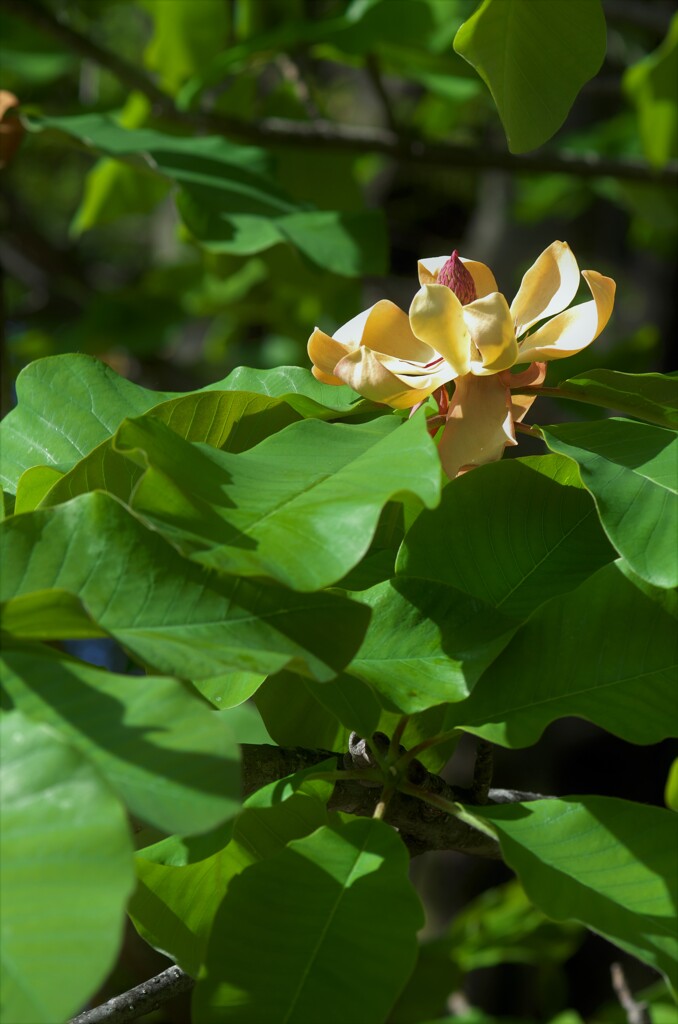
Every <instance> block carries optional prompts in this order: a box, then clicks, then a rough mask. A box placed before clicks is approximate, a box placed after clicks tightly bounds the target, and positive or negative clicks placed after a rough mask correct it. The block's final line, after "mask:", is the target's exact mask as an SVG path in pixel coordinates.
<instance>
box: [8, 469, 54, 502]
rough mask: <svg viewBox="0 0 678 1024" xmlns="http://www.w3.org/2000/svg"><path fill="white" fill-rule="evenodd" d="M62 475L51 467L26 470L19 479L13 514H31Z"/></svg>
mask: <svg viewBox="0 0 678 1024" xmlns="http://www.w3.org/2000/svg"><path fill="white" fill-rule="evenodd" d="M63 475H64V474H63V473H62V472H61V471H60V470H58V469H54V468H53V467H52V466H33V467H32V468H31V469H27V470H26V472H25V473H22V474H21V477H20V478H19V484H18V486H17V491H16V501H15V503H14V513H19V512H32V511H33V509H34V508H37V507H38V505H39V504H40V502H41V501H42V500H43V498H44V497H45V495H46V494H48V493H49V491H50V490H51V489H52V488H53V487H54V485H55V484H56V483H58V482H59V480H61V479H62V478H63Z"/></svg>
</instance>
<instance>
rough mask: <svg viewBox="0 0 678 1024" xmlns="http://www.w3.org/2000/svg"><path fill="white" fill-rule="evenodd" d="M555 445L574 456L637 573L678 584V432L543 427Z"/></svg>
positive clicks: (611, 425) (624, 423)
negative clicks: (677, 465) (677, 466)
mask: <svg viewBox="0 0 678 1024" xmlns="http://www.w3.org/2000/svg"><path fill="white" fill-rule="evenodd" d="M542 432H543V434H544V438H545V440H546V443H547V444H548V446H549V448H551V449H552V450H553V451H556V452H560V453H561V454H562V455H567V456H568V457H569V458H570V459H573V460H574V461H575V462H576V463H577V464H578V465H579V470H580V473H581V478H582V481H583V483H584V485H585V486H586V487H587V488H588V490H589V491H590V492H591V494H592V495H593V499H594V501H595V503H596V507H597V509H598V515H599V516H600V521H601V523H602V524H603V528H604V529H605V532H606V533H607V535H608V537H609V538H610V540H611V542H612V543H613V544H614V546H615V548H616V549H617V551H618V552H619V553H620V554H621V555H623V556H624V558H625V559H626V560H627V562H628V563H629V565H630V566H631V568H632V569H633V571H634V572H636V573H638V575H639V576H642V578H643V579H645V580H647V581H648V582H649V583H652V584H654V585H655V586H658V587H675V586H676V585H678V544H676V537H678V478H677V477H676V464H677V462H678V434H676V432H675V431H672V430H665V429H664V428H663V427H657V426H654V425H652V424H649V423H636V422H634V421H632V420H623V419H608V420H598V421H597V422H595V423H558V424H555V425H551V426H548V427H544V428H543V431H542Z"/></svg>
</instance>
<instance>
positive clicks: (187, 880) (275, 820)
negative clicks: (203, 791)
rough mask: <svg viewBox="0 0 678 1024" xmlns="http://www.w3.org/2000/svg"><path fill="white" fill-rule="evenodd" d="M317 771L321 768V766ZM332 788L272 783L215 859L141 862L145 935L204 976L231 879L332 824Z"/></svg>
mask: <svg viewBox="0 0 678 1024" xmlns="http://www.w3.org/2000/svg"><path fill="white" fill-rule="evenodd" d="M316 770H317V769H316ZM330 791H331V786H330V785H329V784H328V783H326V782H320V781H317V780H316V781H307V780H305V779H304V773H302V772H300V773H299V774H298V775H295V776H292V777H291V778H290V779H286V780H283V779H281V780H278V781H277V782H272V783H271V784H270V785H269V786H265V787H264V788H263V789H261V790H258V791H257V792H256V793H254V794H253V795H252V796H251V797H249V798H248V799H247V800H246V801H245V806H244V808H243V810H242V812H241V814H240V815H239V816H238V818H237V820H236V823H235V826H234V829H233V838H232V839H231V841H230V842H229V843H228V844H227V845H226V846H224V847H223V848H221V849H218V850H217V851H216V852H214V853H213V854H211V855H210V856H208V857H204V858H201V859H199V860H196V861H194V862H191V863H188V864H185V865H180V866H177V865H175V864H165V863H158V862H157V861H156V860H155V859H150V858H149V854H152V853H153V851H152V850H151V851H142V852H141V854H140V855H139V856H138V857H137V861H136V866H137V876H138V879H139V884H138V886H137V889H136V891H135V893H134V896H133V897H132V900H131V902H130V916H131V918H132V921H133V923H134V926H135V927H136V929H137V931H138V932H139V933H140V935H141V936H142V937H143V938H144V939H146V941H147V942H149V943H150V944H151V945H152V946H155V947H156V948H157V949H160V950H162V951H163V952H165V953H166V954H168V955H170V956H171V957H172V958H173V959H174V960H175V961H176V962H177V963H178V964H179V965H180V966H181V967H182V968H183V969H184V970H185V971H187V972H188V973H189V974H191V975H193V976H194V977H197V975H198V972H199V970H200V967H201V965H202V963H203V960H204V956H205V950H206V946H207V939H208V937H209V934H210V931H211V928H212V922H213V920H214V915H215V914H216V912H217V909H218V907H219V904H220V903H221V901H222V899H223V897H224V895H225V893H226V890H227V889H228V886H229V884H230V882H231V880H232V879H233V878H234V877H235V876H236V875H237V874H240V872H241V871H243V870H244V869H245V868H246V867H248V866H249V865H250V864H254V863H255V862H256V861H258V860H261V859H262V858H265V857H270V856H274V855H275V854H277V853H279V852H280V851H281V850H282V849H284V847H285V844H286V843H288V842H290V840H292V839H298V838H300V837H302V836H305V835H308V834H309V833H310V832H313V831H315V829H316V828H320V827H321V826H322V825H325V824H326V823H327V808H326V803H327V799H328V798H329V794H330Z"/></svg>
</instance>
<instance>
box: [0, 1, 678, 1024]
mask: <svg viewBox="0 0 678 1024" xmlns="http://www.w3.org/2000/svg"><path fill="white" fill-rule="evenodd" d="M537 2H539V3H542V4H543V5H544V6H545V8H547V7H549V5H551V4H555V3H558V4H561V3H564V2H565V0H537ZM592 2H593V0H567V3H568V10H570V11H571V17H572V18H573V19H574V20H575V21H576V20H577V19H578V18H580V17H584V15H585V14H586V11H587V9H589V8H590V5H591V3H592ZM476 6H477V4H476V2H475V0H350V2H349V0H40V2H38V0H2V2H1V3H0V39H1V40H2V54H1V63H0V88H2V89H5V90H9V91H11V92H12V93H14V94H15V95H16V97H17V98H18V100H19V102H20V112H21V117H22V122H23V124H24V125H25V126H26V128H27V131H26V133H25V135H24V136H23V138H21V139H20V145H19V147H18V149H17V151H16V152H15V153H14V155H13V157H12V158H11V159H7V161H6V162H7V166H6V167H5V168H4V169H3V170H2V171H1V172H0V176H1V178H2V185H3V193H2V199H1V200H0V204H1V205H0V210H1V212H2V219H3V222H4V232H3V239H2V241H1V242H0V257H1V260H2V266H3V270H4V277H5V280H4V289H3V295H4V303H5V314H6V316H5V331H6V335H5V339H4V344H3V405H4V408H5V409H7V408H8V407H10V406H11V405H12V404H13V383H14V380H15V379H16V375H17V374H18V372H19V371H20V370H21V368H22V367H23V366H25V365H26V364H27V363H28V362H30V361H31V360H33V359H36V358H39V357H41V356H46V355H52V354H55V353H60V352H73V351H76V352H86V353H90V354H92V355H95V356H97V357H99V358H100V359H103V360H105V361H106V362H107V363H109V364H110V365H111V366H113V367H114V368H115V369H116V370H117V371H118V372H120V373H122V374H123V375H124V376H126V377H128V378H130V379H132V380H134V381H137V382H139V383H142V384H144V385H146V386H149V387H154V388H159V389H162V390H180V391H185V390H190V389H192V388H194V387H198V386H201V385H203V384H206V383H208V382H211V381H216V380H219V379H220V378H222V377H224V376H225V375H226V374H227V373H228V372H229V371H230V370H231V369H232V368H233V367H235V366H238V365H248V366H253V367H273V366H278V365H282V364H299V365H307V359H306V352H305V346H306V341H307V338H308V336H309V334H310V333H311V331H312V330H313V328H314V326H315V325H318V326H320V327H322V328H323V329H324V330H326V331H328V332H330V333H331V332H333V331H334V330H335V329H336V328H337V327H338V326H339V325H340V324H342V323H344V322H345V321H347V320H349V319H350V318H351V317H353V316H355V315H356V314H357V313H358V312H360V311H361V310H363V309H365V308H366V307H367V306H369V305H371V304H372V303H373V302H374V301H376V300H377V299H379V298H390V299H392V300H393V301H395V302H397V303H398V304H399V305H400V306H401V307H403V308H405V309H406V308H407V307H408V305H409V302H410V300H411V297H412V295H413V294H414V291H415V290H416V287H417V284H416V263H417V259H418V258H421V257H426V256H437V255H441V254H443V253H446V254H449V253H450V252H451V251H452V249H453V248H458V249H459V250H460V252H461V253H462V254H463V255H466V256H469V257H472V258H474V259H479V260H482V261H484V262H486V263H488V264H489V265H490V266H491V267H492V268H493V270H494V272H495V276H496V277H497V280H498V282H499V285H500V288H501V289H502V291H504V292H505V293H506V294H507V296H508V297H509V299H510V298H511V297H512V296H513V294H514V293H515V290H516V288H517V286H518V284H519V282H520V279H521V276H522V274H523V273H524V271H525V270H526V269H527V267H528V266H529V265H530V264H531V263H532V262H533V261H534V259H535V258H536V257H537V255H538V254H539V253H540V252H541V251H542V250H543V249H544V248H545V247H546V246H547V245H549V244H550V242H552V241H553V240H554V239H556V238H560V239H564V240H566V241H568V242H569V243H570V245H571V247H572V248H573V250H574V252H575V255H576V256H577V259H578V261H579V264H580V266H581V267H583V268H586V267H592V268H594V269H596V270H599V271H601V272H602V273H604V274H607V275H610V276H612V277H614V278H615V279H616V281H617V284H618V292H617V302H616V307H615V314H614V317H613V320H612V323H611V325H610V327H608V329H607V330H606V331H605V333H604V335H603V336H602V337H601V339H600V340H599V341H597V342H596V344H595V345H593V346H591V348H589V349H587V350H585V351H584V352H583V353H581V354H580V355H579V356H577V357H575V358H573V359H569V360H567V361H566V364H560V363H558V362H555V363H551V364H549V373H550V375H551V376H550V382H551V383H556V382H557V381H558V380H559V379H561V378H563V377H565V376H573V375H574V374H575V373H577V372H580V371H583V370H586V369H587V368H590V367H593V366H606V367H609V368H613V369H620V370H625V371H628V372H645V371H650V370H665V371H666V370H671V369H675V355H674V354H673V353H672V352H671V342H672V340H673V338H674V337H675V335H676V332H677V328H678V324H677V322H676V302H675V285H674V275H675V269H676V267H675V263H676V239H677V234H678V201H677V197H676V189H675V184H676V179H677V171H676V158H677V157H678V95H677V93H678V15H674V10H675V4H674V3H673V2H672V0H603V10H604V12H605V17H606V22H607V54H606V57H605V60H604V63H603V66H602V68H601V70H600V71H599V73H598V74H597V75H596V76H595V77H594V78H592V80H591V81H589V82H588V83H587V84H586V85H584V87H583V88H582V90H581V92H580V93H579V95H578V97H577V100H576V102H575V104H574V106H573V107H572V109H571V111H570V113H569V115H568V117H567V119H566V121H565V123H564V124H563V126H562V127H561V128H560V130H559V131H558V132H557V133H556V134H555V136H554V137H553V138H552V139H550V140H549V141H548V142H547V143H546V144H545V145H544V146H542V147H541V148H540V149H538V150H536V151H535V152H532V153H528V154H526V155H516V154H513V153H511V152H509V149H508V147H507V142H506V137H505V134H504V129H503V127H502V123H501V121H500V118H499V116H498V113H497V108H496V106H495V104H494V102H493V100H492V97H491V95H490V93H489V91H488V89H487V87H486V85H485V84H484V83H483V81H482V80H481V78H480V77H479V75H478V74H477V73H476V71H475V70H474V68H473V67H472V66H471V65H470V64H469V63H467V62H466V61H465V60H464V59H463V58H462V57H461V56H459V55H458V54H457V53H456V52H455V50H454V48H453V40H454V37H455V35H456V33H457V30H458V29H459V27H460V25H461V24H462V23H463V22H464V21H465V20H466V19H467V18H468V17H469V16H470V15H471V13H472V12H473V10H474V9H475V7H476ZM12 117H13V112H12V110H9V111H7V112H6V113H5V116H4V118H3V120H2V125H3V131H4V133H5V134H4V135H2V136H0V141H2V140H3V139H4V140H5V142H4V146H5V152H6V154H7V153H8V150H7V149H6V146H7V139H8V137H9V134H11V131H14V132H15V136H16V138H17V140H18V136H17V134H16V128H17V123H16V121H11V118H12ZM10 126H11V131H10ZM672 361H673V363H674V365H673V366H672V365H671V363H672ZM542 402H543V400H542ZM539 408H540V416H541V421H542V422H549V421H552V420H554V419H557V418H561V417H562V416H564V415H567V417H568V418H573V417H574V416H577V415H580V414H582V413H580V412H579V411H578V410H577V408H576V407H575V408H573V407H572V405H569V406H568V407H567V412H566V414H565V413H564V412H563V410H560V409H559V408H558V407H557V406H556V405H554V404H551V405H550V407H549V405H548V404H547V403H546V402H543V404H541V405H540V407H539ZM543 409H546V410H547V411H546V412H544V411H542V410H543ZM583 415H586V416H587V417H589V418H590V417H591V416H592V415H596V411H595V410H594V409H592V408H591V407H587V408H586V410H585V413H583ZM600 415H603V413H602V411H601V412H600ZM529 450H530V448H529V442H528V443H527V445H524V444H523V443H522V441H521V448H520V450H519V452H518V454H525V453H526V451H529ZM534 450H537V449H536V448H535V449H534ZM627 750H628V748H627V745H626V744H625V743H623V742H622V741H621V740H618V739H615V738H614V737H611V736H608V735H605V734H603V733H602V732H601V731H600V730H598V729H596V728H595V727H593V726H589V725H587V724H586V723H583V722H574V721H568V720H565V721H562V722H558V723H555V724H554V725H553V726H551V727H550V728H549V729H548V730H547V732H546V734H545V736H544V737H543V738H542V740H541V741H540V743H539V744H538V745H537V746H536V747H534V748H531V749H530V750H527V751H520V752H517V753H516V752H514V753H510V754H509V753H508V752H505V751H498V754H497V771H496V775H497V778H498V779H499V784H500V785H505V786H510V787H516V788H521V789H531V790H538V791H542V792H556V793H564V792H586V791H595V792H599V793H604V794H610V795H623V796H625V797H626V798H628V799H637V800H641V801H645V802H651V803H657V804H661V803H662V788H663V783H664V780H665V778H666V772H667V770H668V765H669V763H670V760H671V751H670V750H669V745H667V744H662V745H660V746H659V747H658V748H640V749H635V750H634V752H633V758H629V757H628V756H627ZM470 754H471V747H470V746H469V747H468V749H466V748H465V747H464V745H463V744H462V747H461V749H460V751H459V752H458V754H457V755H456V756H455V761H454V763H453V768H452V771H453V774H454V775H455V778H456V779H457V780H458V781H459V782H461V784H464V781H465V780H464V773H465V772H466V773H467V774H468V772H470V770H471V756H470ZM631 762H632V765H633V767H630V764H631ZM414 872H415V876H416V879H417V881H418V884H419V886H420V889H421V891H422V893H423V895H424V898H425V900H426V902H427V905H428V908H429V916H430V922H429V931H430V934H431V935H435V934H436V933H437V929H439V928H440V927H441V926H442V924H443V923H444V922H446V921H449V919H450V917H451V916H452V915H453V914H454V913H456V912H457V911H458V910H459V909H460V907H461V906H462V905H464V904H468V903H469V901H470V900H471V899H472V898H473V897H475V896H476V895H478V894H479V893H481V892H482V891H483V890H486V889H487V888H488V886H496V885H498V884H499V883H503V882H506V881H507V880H508V878H509V872H508V871H507V869H505V868H504V867H503V866H501V865H492V864H485V863H476V862H475V861H473V860H472V859H469V858H463V857H462V856H461V855H455V854H449V855H433V854H431V855H427V856H426V857H424V858H420V859H419V860H418V861H417V862H416V864H415V867H414ZM452 878H454V880H455V884H454V885H452V884H451V881H450V880H451V879H452ZM494 892H495V895H494V896H491V895H490V896H488V897H487V899H489V900H490V902H492V900H494V904H493V906H494V905H495V904H496V907H495V910H494V911H492V912H491V913H490V911H491V910H492V908H491V907H490V908H489V910H488V907H489V904H488V905H486V904H485V903H481V904H478V905H474V907H471V909H469V910H468V911H467V912H466V917H462V918H461V919H459V924H458V925H456V926H455V927H457V928H458V929H461V930H462V931H463V930H464V929H466V930H467V932H468V935H466V933H465V935H466V938H465V939H464V942H466V944H467V945H468V948H469V949H472V947H473V942H474V941H475V939H474V938H473V936H475V935H477V934H478V928H480V927H481V924H480V923H479V922H481V921H482V922H484V924H483V925H482V926H483V927H486V928H489V929H490V932H492V929H495V930H496V931H497V936H495V937H493V934H491V935H490V939H488V940H487V942H485V946H484V947H483V948H484V949H485V953H484V954H483V955H484V957H485V959H484V960H483V957H482V956H480V957H478V956H476V958H475V960H474V959H473V956H472V955H471V953H470V952H469V954H468V962H467V963H466V964H465V967H464V969H465V970H469V971H471V972H474V973H472V975H471V981H470V983H469V987H468V988H467V991H468V992H469V994H470V997H471V999H472V1001H473V1002H477V1003H478V1005H482V1006H484V1007H485V1009H486V1010H488V1011H495V1012H500V1010H501V1007H502V1005H504V1006H505V1005H509V1004H510V1005H513V1006H521V1007H522V1010H523V1012H524V1014H525V1015H526V1016H529V1017H531V1019H542V1020H543V1019H547V1016H548V1015H549V1014H551V1013H553V1012H556V1011H557V1010H558V1008H560V1007H562V1006H567V1005H576V1006H577V1007H578V1008H579V1009H580V1010H581V1012H584V1013H586V1012H589V1011H590V1010H591V1009H592V1008H593V1007H597V1006H599V1005H600V1003H601V1002H603V1001H605V999H606V998H607V997H608V996H609V991H610V990H609V975H608V973H607V970H606V969H605V968H604V967H603V968H601V962H603V961H605V960H607V961H609V960H610V959H611V958H612V957H613V956H614V954H613V953H612V952H611V949H610V947H609V946H607V945H606V944H605V943H603V942H602V940H599V939H596V938H595V937H593V936H589V937H588V938H587V939H586V941H585V942H584V943H583V945H582V946H581V947H580V948H579V951H578V952H577V953H575V955H574V957H573V958H572V959H571V960H570V961H569V966H568V969H567V970H568V974H567V978H566V975H565V974H564V973H563V971H562V969H561V967H560V961H561V960H563V959H565V958H566V957H569V956H570V955H571V954H572V953H573V951H574V950H575V949H576V948H577V946H578V944H579V942H580V941H581V938H582V937H581V936H580V935H579V934H577V935H574V934H573V935H568V936H564V934H563V933H558V935H557V936H556V937H555V938H553V940H552V941H551V940H550V939H549V941H546V938H545V934H544V933H543V930H544V929H546V930H547V931H548V926H547V925H545V924H543V922H542V921H541V919H539V920H536V919H535V922H532V919H531V918H530V913H531V912H530V911H529V909H525V908H523V906H522V903H521V902H520V899H521V898H520V895H519V894H517V893H516V891H515V890H514V889H511V890H506V894H505V895H504V896H502V895H501V894H500V892H501V891H500V890H494ZM516 901H517V902H516ZM514 904H515V906H514ZM515 907H518V909H515ZM511 908H513V909H511ZM488 913H489V917H488ZM515 914H518V916H519V917H520V915H523V917H521V920H523V918H524V919H525V922H528V923H524V929H523V931H524V935H523V938H522V939H520V941H519V940H518V939H516V934H517V933H516V928H515V921H514V919H513V917H512V915H514V916H515ZM474 915H475V917H474ZM493 915H494V916H493ZM528 918H529V921H528ZM506 921H508V922H509V923H508V924H506V925H505V926H504V924H503V923H502V922H506ZM474 922H475V923H474ZM521 927H522V926H521ZM502 929H504V931H502ZM518 931H520V929H518ZM521 934H522V933H521ZM549 934H550V933H549ZM506 936H508V938H506ZM495 938H496V942H495ZM519 938H520V936H519ZM488 942H489V946H488ZM492 942H495V946H496V950H498V951H496V950H495V953H493V954H492V955H489V954H487V949H488V948H489V949H490V950H492V949H495V946H493V945H492ZM549 942H550V943H551V944H549ZM130 943H131V944H130V945H129V946H128V947H126V949H125V951H124V953H123V958H122V960H121V965H120V968H119V970H118V972H117V974H116V977H115V979H113V981H112V982H111V988H110V990H107V992H106V993H105V995H110V994H113V992H114V991H116V990H117V991H120V990H121V989H123V988H124V987H126V986H127V985H128V984H133V983H135V982H136V981H139V980H142V979H143V978H145V977H147V976H148V975H149V974H150V973H153V970H154V969H161V967H162V966H164V961H163V962H162V963H161V964H160V967H158V966H157V965H156V964H155V961H154V962H153V963H149V960H148V958H149V957H151V958H152V957H153V956H154V955H155V954H152V952H151V951H149V950H145V951H140V950H139V948H138V946H136V945H134V943H133V942H132V940H130ZM502 943H503V945H502ZM521 943H522V944H521ZM553 943H556V945H557V946H558V949H557V952H554V951H553V948H552V947H553ZM460 948H462V950H463V949H465V948H466V946H464V945H463V943H462V945H461V947H460ZM502 964H503V967H499V968H498V967H497V965H502ZM592 965H593V966H592ZM490 969H492V970H493V972H494V973H493V974H492V981H491V983H490V982H489V981H488V979H487V971H488V970H490ZM502 972H503V973H502ZM525 972H530V973H529V975H527V974H525ZM634 972H635V973H634ZM528 976H529V981H528V980H527V979H528ZM629 977H630V979H631V981H632V983H633V984H634V985H641V984H645V983H649V982H650V981H651V980H652V975H651V972H649V971H648V970H646V969H644V968H641V967H640V965H638V964H635V963H633V964H630V966H629ZM568 985H569V988H568ZM168 1012H174V1011H168ZM184 1012H185V1010H184V1009H182V1008H181V1007H179V1009H177V1010H176V1014H177V1016H175V1017H172V1018H171V1019H176V1020H181V1019H182V1016H181V1014H182V1013H184ZM156 1019H159V1018H156ZM168 1019H170V1018H168ZM183 1019H185V1018H183ZM479 1019H480V1018H479ZM572 1019H576V1018H572ZM596 1019H601V1020H602V1019H609V1020H613V1019H616V1018H615V1013H614V1011H612V1012H611V1015H610V1013H608V1014H607V1016H604V1017H600V1018H598V1017H596ZM619 1019H622V1018H619ZM667 1019H668V1018H667ZM672 1019H673V1018H672Z"/></svg>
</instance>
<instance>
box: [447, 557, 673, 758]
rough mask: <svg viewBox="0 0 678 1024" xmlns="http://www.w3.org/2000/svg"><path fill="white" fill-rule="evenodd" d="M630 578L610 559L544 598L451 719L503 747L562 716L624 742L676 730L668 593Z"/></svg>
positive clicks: (527, 740) (530, 739) (530, 737)
mask: <svg viewBox="0 0 678 1024" xmlns="http://www.w3.org/2000/svg"><path fill="white" fill-rule="evenodd" d="M635 583H636V581H635V580H632V579H629V578H628V574H627V573H626V572H625V571H624V568H623V565H622V564H620V563H613V564H611V565H606V566H604V567H603V568H602V569H600V570H599V571H598V572H597V573H596V574H595V575H593V576H591V577H590V579H588V580H586V582H585V583H582V585H581V586H580V587H578V588H577V589H576V590H573V591H571V592H570V593H567V594H563V595H561V596H559V597H554V598H553V599H552V600H551V601H549V602H548V603H546V604H544V605H542V606H541V607H540V608H539V609H538V610H537V611H536V612H535V613H534V614H533V615H532V617H531V618H530V619H529V620H528V621H527V622H526V624H525V625H524V626H522V628H521V629H519V630H518V632H517V633H516V635H515V637H514V638H513V640H512V641H511V643H510V644H509V645H508V647H507V648H506V650H505V651H504V652H503V653H502V655H501V656H500V657H499V658H497V660H496V661H495V662H494V664H492V665H491V666H490V668H489V669H488V670H487V671H486V672H485V674H484V675H483V677H482V679H481V680H480V682H478V683H477V684H476V687H475V689H474V691H473V693H472V694H471V696H470V697H469V698H468V700H466V701H464V702H463V703H462V704H457V705H456V707H454V708H453V709H452V712H451V716H452V719H453V724H454V725H459V726H461V727H463V728H464V729H466V730H468V731H469V732H473V733H476V734H477V735H480V736H484V737H485V738H486V739H488V740H490V741H492V742H493V743H501V744H502V745H503V746H507V747H523V746H529V744H531V743H535V742H536V741H537V740H538V739H539V737H540V735H541V733H542V732H543V730H544V729H545V728H546V726H547V725H548V724H549V722H553V721H554V720H555V719H557V718H562V717H564V716H567V715H577V716H579V717H581V718H586V719H588V720H589V721H592V722H595V723H596V724H597V725H599V726H601V727H602V728H603V729H607V730H608V731H609V732H612V733H614V734H615V735H616V736H621V737H623V738H624V739H627V740H629V741H631V742H632V743H658V742H659V741H660V740H662V739H664V738H665V737H667V736H678V704H677V703H676V672H677V671H678V629H677V628H676V618H677V617H678V609H677V603H676V600H675V595H673V594H668V595H667V593H666V591H661V590H654V588H652V587H649V586H647V585H646V590H647V592H646V593H644V592H643V590H641V589H640V588H639V587H638V586H636V585H635Z"/></svg>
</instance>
